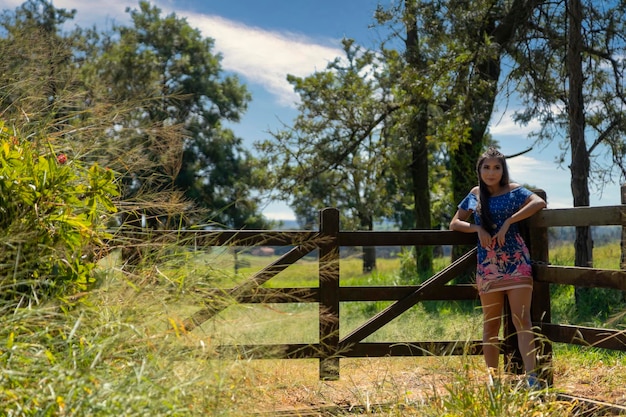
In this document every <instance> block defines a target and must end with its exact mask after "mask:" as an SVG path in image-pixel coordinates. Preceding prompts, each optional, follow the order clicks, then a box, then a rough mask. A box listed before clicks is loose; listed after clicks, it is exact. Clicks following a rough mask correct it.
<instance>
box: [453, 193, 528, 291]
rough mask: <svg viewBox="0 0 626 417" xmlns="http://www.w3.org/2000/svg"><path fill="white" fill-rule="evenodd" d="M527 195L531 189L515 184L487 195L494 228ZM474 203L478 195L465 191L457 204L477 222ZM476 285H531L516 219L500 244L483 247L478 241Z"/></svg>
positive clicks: (485, 288) (490, 288)
mask: <svg viewBox="0 0 626 417" xmlns="http://www.w3.org/2000/svg"><path fill="white" fill-rule="evenodd" d="M531 195H532V192H531V191H529V190H528V189H526V188H524V187H518V188H515V189H513V190H511V191H509V192H508V193H506V194H502V195H498V196H495V197H490V198H489V210H490V212H491V217H492V219H493V221H494V223H495V224H496V226H497V228H496V230H499V229H500V227H501V226H502V224H503V223H504V221H505V220H506V219H508V218H509V217H511V216H512V215H513V214H515V213H516V212H517V211H518V210H519V209H520V208H521V207H522V206H523V205H524V203H525V202H526V200H527V199H528V197H530V196H531ZM477 206H478V197H477V196H476V195H475V194H473V193H469V194H468V195H467V197H465V198H464V199H463V201H461V203H460V204H459V206H458V207H459V208H460V209H462V210H468V211H471V212H473V214H474V222H475V223H476V224H478V225H480V224H481V222H480V216H479V215H478V213H476V208H477ZM494 234H495V233H494ZM476 286H477V287H478V292H479V293H481V294H485V293H489V292H495V291H504V290H509V289H513V288H524V287H530V288H532V286H533V279H532V266H531V264H530V254H529V252H528V247H527V246H526V243H525V242H524V239H522V236H521V235H520V233H519V227H518V225H517V223H513V224H512V225H511V226H510V227H509V230H508V231H507V233H506V236H505V243H504V245H503V246H499V245H497V244H495V247H493V248H484V247H482V246H481V245H480V243H479V244H478V258H477V270H476Z"/></svg>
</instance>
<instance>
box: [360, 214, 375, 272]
mask: <svg viewBox="0 0 626 417" xmlns="http://www.w3.org/2000/svg"><path fill="white" fill-rule="evenodd" d="M359 218H360V222H361V229H362V230H369V231H372V230H374V221H373V220H372V216H365V215H359ZM375 269H376V247H375V246H363V273H364V274H367V273H368V272H372V271H373V270H375Z"/></svg>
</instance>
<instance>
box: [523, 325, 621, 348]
mask: <svg viewBox="0 0 626 417" xmlns="http://www.w3.org/2000/svg"><path fill="white" fill-rule="evenodd" d="M534 325H536V326H539V327H540V328H541V333H542V334H543V335H544V336H546V337H547V338H548V339H550V340H551V341H552V342H556V343H568V344H572V345H580V346H593V347H598V348H603V349H612V350H620V351H626V334H625V333H624V331H623V330H613V329H602V328H594V327H583V326H571V325H564V324H551V323H534Z"/></svg>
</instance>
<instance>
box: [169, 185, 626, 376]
mask: <svg viewBox="0 0 626 417" xmlns="http://www.w3.org/2000/svg"><path fill="white" fill-rule="evenodd" d="M596 225H621V226H622V230H623V232H622V259H621V262H622V263H621V267H622V270H621V271H620V270H599V269H594V268H574V267H560V266H552V265H549V262H548V259H549V258H548V247H549V245H548V228H549V227H560V226H596ZM522 229H523V232H524V233H525V234H526V239H527V242H528V245H529V249H530V252H531V258H532V259H533V262H534V266H533V269H534V274H535V289H534V293H533V305H532V309H531V316H532V320H533V324H534V326H535V327H536V329H538V332H539V333H540V335H539V337H538V338H537V340H538V343H539V344H540V346H539V351H540V364H543V365H547V366H545V367H544V369H550V366H549V365H550V361H551V359H552V346H551V345H552V343H554V342H557V343H570V344H578V345H593V346H597V347H600V348H606V349H615V350H623V351H626V337H625V336H624V335H623V332H622V331H619V330H613V329H605V328H588V327H581V326H571V325H563V324H554V323H552V322H551V312H550V285H551V284H559V285H575V286H586V287H602V288H613V289H618V290H622V291H625V292H626V271H624V269H626V263H625V261H624V259H625V256H624V253H625V252H626V250H625V249H624V242H625V241H626V231H625V230H626V187H622V205H619V206H609V207H585V208H571V209H544V210H542V211H541V212H539V213H537V214H536V215H535V216H533V217H532V218H530V219H528V220H526V221H524V222H523V224H522ZM176 233H177V234H179V235H181V234H182V235H187V236H192V237H191V238H192V239H193V240H194V242H195V243H196V244H197V245H199V246H200V245H203V244H204V245H211V246H219V245H232V246H293V248H292V249H291V250H290V251H289V252H287V253H286V254H285V255H283V256H281V257H280V258H278V259H277V260H275V261H274V262H272V263H270V264H269V265H268V266H267V267H265V268H264V269H263V270H261V271H259V272H257V273H256V274H254V275H253V276H251V277H249V278H248V279H247V280H246V281H245V282H244V283H242V284H240V285H238V286H236V287H234V288H231V289H228V290H215V291H214V293H213V294H214V295H215V297H213V298H211V299H209V300H207V302H206V306H207V307H204V308H202V309H200V310H198V311H197V312H195V313H194V314H193V315H192V316H190V317H189V318H187V319H186V320H185V321H184V326H185V328H186V329H187V330H188V331H192V330H193V329H194V328H195V327H197V326H199V325H201V324H202V323H204V322H205V321H206V320H208V319H209V318H211V317H213V316H214V315H215V314H217V313H218V312H220V311H222V310H223V309H225V308H227V307H228V306H229V305H232V304H233V303H289V302H295V301H294V300H296V301H297V302H298V303H302V302H309V303H318V305H319V340H318V342H317V343H313V344H298V343H291V344H276V345H263V346H254V345H246V346H237V348H238V350H239V351H241V350H244V351H246V352H260V353H259V354H260V355H261V356H257V357H259V358H269V357H271V358H284V359H302V358H316V359H319V363H320V365H319V375H320V378H322V379H337V378H339V361H340V359H341V358H355V357H384V356H424V355H466V354H470V355H478V354H481V353H482V341H480V340H473V341H469V342H468V341H466V340H465V341H459V340H450V341H413V342H400V343H399V342H389V343H365V342H363V340H364V339H365V338H366V337H367V336H369V335H371V334H372V333H374V332H376V331H377V330H378V329H380V328H381V327H382V326H384V325H385V324H387V323H389V322H390V321H391V320H393V319H394V318H396V317H398V316H399V315H401V314H402V313H404V312H405V311H407V310H408V309H409V308H411V307H412V306H414V305H415V304H416V303H418V302H420V301H424V300H475V299H476V298H477V293H476V289H475V288H474V287H473V286H472V285H449V282H451V281H452V280H453V279H454V278H456V277H457V276H459V275H461V274H463V273H465V272H467V271H472V270H474V269H475V266H476V254H475V249H474V250H471V251H469V252H468V253H466V254H464V255H463V256H462V257H460V258H459V259H457V260H456V261H455V262H453V263H452V264H450V265H449V266H448V267H446V268H445V269H443V270H442V271H440V272H438V273H437V274H435V275H434V276H432V277H431V278H429V279H428V280H427V281H425V282H424V283H423V284H421V285H414V286H413V285H406V286H378V287H342V286H340V280H339V277H340V268H339V249H340V247H350V246H352V247H354V246H416V245H475V239H476V237H475V235H474V234H465V233H459V232H452V231H447V230H445V231H441V230H437V231H435V230H410V231H389V232H388V231H384V232H383V231H380V232H379V231H342V230H340V225H339V212H338V210H337V209H334V208H327V209H324V210H321V211H320V228H319V231H266V230H263V231H219V232H216V231H177V232H176ZM315 250H317V251H318V254H319V255H318V256H319V259H318V262H319V285H318V287H312V288H280V289H278V288H265V287H262V285H263V284H264V283H265V282H267V281H268V280H270V279H271V278H273V277H274V276H276V274H278V273H279V272H281V271H283V270H285V269H286V268H288V267H289V266H290V265H292V264H293V263H295V262H296V261H298V260H299V259H301V258H303V257H304V256H306V255H307V254H309V253H311V252H312V251H315ZM347 301H356V302H358V301H393V303H392V304H391V305H389V307H387V308H385V309H384V310H383V311H381V312H379V313H378V314H376V315H375V316H373V317H372V318H371V319H369V320H367V321H366V322H365V323H363V324H362V325H361V326H359V327H357V328H356V329H355V330H353V331H351V332H350V333H349V334H347V335H346V336H344V337H340V328H339V323H340V308H339V305H340V303H341V302H347ZM502 345H503V354H504V358H505V364H507V366H509V369H510V370H512V371H514V372H516V371H520V369H521V366H519V364H520V363H521V360H520V358H519V354H518V353H517V352H516V345H517V343H516V337H515V335H514V329H513V326H512V324H511V322H510V320H509V321H508V324H507V323H505V333H504V339H503V341H502ZM233 348H235V347H234V346H222V347H221V350H222V351H229V350H232V349H233ZM544 376H545V377H546V378H547V380H548V381H549V382H550V383H551V381H552V376H551V375H550V374H546V375H544Z"/></svg>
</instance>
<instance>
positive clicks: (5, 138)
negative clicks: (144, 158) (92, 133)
mask: <svg viewBox="0 0 626 417" xmlns="http://www.w3.org/2000/svg"><path fill="white" fill-rule="evenodd" d="M46 142H48V143H46V144H45V145H44V146H40V147H37V146H36V144H35V143H34V142H31V141H29V140H26V139H24V138H20V137H19V135H18V134H17V133H15V132H13V131H12V130H10V129H9V128H7V127H6V126H5V125H4V123H2V122H0V245H1V250H0V288H2V294H3V297H4V299H5V301H8V302H15V303H17V304H18V305H23V304H24V303H26V302H28V303H32V302H35V303H37V302H39V301H40V300H41V298H42V297H49V296H60V295H64V294H71V293H73V292H76V291H83V290H85V289H86V288H87V287H88V286H89V284H90V283H92V282H93V277H92V270H93V268H94V266H95V262H96V257H95V256H94V254H95V251H96V250H97V249H98V248H99V247H101V246H102V245H103V241H104V239H105V238H106V237H107V236H106V232H105V228H104V226H105V224H106V221H107V219H108V216H107V215H110V214H112V213H114V212H115V211H116V209H115V206H114V205H113V202H112V198H113V197H114V196H117V195H118V189H117V186H116V184H115V176H114V173H113V172H112V171H111V170H109V169H103V168H101V167H99V166H98V165H95V164H94V165H92V166H90V167H87V166H84V165H83V164H81V163H80V162H79V161H78V160H72V159H71V158H69V157H68V155H66V154H64V153H59V154H55V152H54V150H53V147H52V145H51V144H50V143H51V142H52V140H51V139H50V140H47V141H46Z"/></svg>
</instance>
